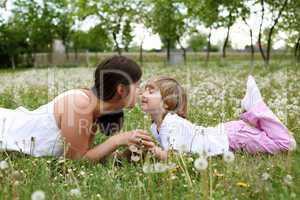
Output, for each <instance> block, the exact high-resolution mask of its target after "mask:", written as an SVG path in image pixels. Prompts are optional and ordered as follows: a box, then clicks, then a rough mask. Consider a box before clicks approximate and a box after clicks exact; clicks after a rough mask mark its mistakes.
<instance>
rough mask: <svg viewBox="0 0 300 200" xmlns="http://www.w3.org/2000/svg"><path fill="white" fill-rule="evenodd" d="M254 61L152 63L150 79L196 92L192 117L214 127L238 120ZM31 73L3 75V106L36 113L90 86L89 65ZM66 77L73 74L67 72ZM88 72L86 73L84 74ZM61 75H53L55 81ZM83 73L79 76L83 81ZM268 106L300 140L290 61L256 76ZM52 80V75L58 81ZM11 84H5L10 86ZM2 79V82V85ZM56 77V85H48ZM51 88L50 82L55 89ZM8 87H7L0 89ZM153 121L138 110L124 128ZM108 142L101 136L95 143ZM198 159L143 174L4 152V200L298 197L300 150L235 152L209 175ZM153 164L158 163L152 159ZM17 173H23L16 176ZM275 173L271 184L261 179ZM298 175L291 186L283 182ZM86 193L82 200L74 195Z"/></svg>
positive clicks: (296, 74) (212, 165) (126, 165)
mask: <svg viewBox="0 0 300 200" xmlns="http://www.w3.org/2000/svg"><path fill="white" fill-rule="evenodd" d="M248 64H249V63H248V62H232V63H230V62H215V63H212V64H210V65H209V66H204V65H203V64H198V63H193V64H189V65H188V66H168V67H166V66H163V65H162V64H159V63H147V64H146V65H145V67H144V78H143V79H144V80H146V79H147V78H149V77H151V76H153V75H156V74H165V75H170V74H171V75H172V76H173V77H175V78H177V79H178V80H179V81H180V82H181V83H182V84H183V85H184V86H185V87H186V88H187V91H188V94H189V119H190V120H191V121H192V122H194V123H197V124H201V125H209V126H213V125H216V124H217V123H219V122H220V121H228V120H235V119H237V118H238V114H239V112H240V109H239V105H240V103H239V102H240V99H241V98H242V97H243V95H244V92H245V81H246V77H247V75H248V74H249V72H250V71H251V69H250V67H249V66H248ZM53 70H54V72H49V71H47V69H38V70H36V69H28V70H22V71H18V72H14V73H12V72H9V71H5V72H2V73H0V85H1V86H0V107H6V108H16V107H18V106H25V107H27V108H29V109H34V108H37V107H38V106H40V105H42V104H44V103H46V102H47V101H48V100H49V99H51V98H53V97H54V96H55V95H57V94H58V93H60V92H62V91H64V90H66V89H71V88H78V87H89V86H90V83H91V77H92V72H93V70H91V69H90V68H66V69H61V68H57V69H56V68H54V69H53ZM66 72H67V74H68V75H66ZM83 72H84V73H85V76H82V75H83ZM53 73H54V78H53V77H52V75H53ZM78 74H79V75H80V76H79V78H78ZM253 74H254V76H255V78H256V79H257V83H258V85H259V87H260V88H261V91H262V94H263V96H264V98H265V101H266V102H267V103H268V104H269V105H270V107H271V109H272V110H273V111H274V112H275V113H276V114H278V116H279V118H280V119H281V120H282V121H284V122H285V123H286V125H287V126H288V128H289V129H290V131H291V132H293V133H294V134H295V137H296V140H297V141H298V143H299V142H300V135H299V133H300V122H299V119H300V118H299V116H300V114H299V113H300V101H299V95H300V84H299V81H300V70H299V67H298V66H295V64H292V63H289V62H279V61H277V62H276V63H272V64H271V66H270V67H268V68H265V67H263V66H261V65H256V66H255V68H254V71H253ZM51 77H52V78H51ZM4 78H6V79H5V82H4V81H3V80H4ZM1 80H2V81H3V82H1ZM49 80H50V81H49ZM49 84H50V85H49ZM1 87H2V88H1ZM149 125H150V121H149V118H147V117H144V114H143V113H142V112H141V110H140V108H139V107H138V106H137V107H136V108H134V109H133V110H130V111H127V112H126V122H125V126H124V130H131V129H136V128H142V129H146V130H149ZM104 139H105V137H104V136H102V135H101V134H98V136H97V138H96V141H95V144H96V143H100V142H101V141H103V140H104ZM194 159H195V156H192V157H187V156H183V157H181V156H175V155H174V156H172V157H171V161H172V162H174V163H176V165H177V168H176V169H172V170H168V171H166V172H163V173H150V174H149V173H144V172H143V162H142V161H141V162H137V163H130V162H128V161H125V160H124V161H122V162H121V163H119V164H115V162H114V160H113V159H109V160H108V161H107V162H106V163H104V164H98V165H94V164H91V163H89V162H87V161H71V160H65V159H62V158H51V157H49V158H32V157H28V156H25V155H21V154H17V153H0V161H1V160H6V161H7V162H8V163H9V166H10V167H9V168H8V169H6V170H0V199H13V198H16V197H18V198H19V199H30V196H31V194H32V193H33V192H34V191H37V190H42V191H44V192H45V195H46V199H76V198H77V199H105V200H106V199H206V198H211V199H299V197H300V187H299V186H300V168H299V163H300V151H299V149H297V150H296V151H294V152H290V153H281V154H278V155H275V156H272V155H263V154H258V155H249V154H247V153H243V152H237V153H236V154H235V160H234V162H233V163H225V162H224V160H223V158H222V157H214V158H211V159H209V166H208V168H207V169H206V170H205V171H197V170H196V169H195V168H194V166H193V161H194ZM146 160H147V162H149V161H148V160H152V159H151V158H149V157H146ZM16 171H17V172H18V175H16ZM264 173H267V174H269V176H270V177H269V178H268V179H267V180H263V178H262V175H263V174H264ZM287 175H291V176H292V178H293V180H292V182H291V183H290V184H287V183H285V181H284V179H285V177H286V176H287ZM74 188H79V189H80V191H81V196H79V197H76V198H75V197H72V196H70V193H69V191H70V190H71V189H74Z"/></svg>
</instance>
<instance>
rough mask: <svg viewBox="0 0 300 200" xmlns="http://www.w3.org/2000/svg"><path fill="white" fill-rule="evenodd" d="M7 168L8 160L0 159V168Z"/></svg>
mask: <svg viewBox="0 0 300 200" xmlns="http://www.w3.org/2000/svg"><path fill="white" fill-rule="evenodd" d="M7 168H9V165H8V162H7V161H6V160H2V161H0V169H1V170H5V169H7Z"/></svg>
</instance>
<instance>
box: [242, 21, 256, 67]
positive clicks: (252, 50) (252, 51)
mask: <svg viewBox="0 0 300 200" xmlns="http://www.w3.org/2000/svg"><path fill="white" fill-rule="evenodd" d="M243 21H244V23H245V24H246V25H247V26H248V28H249V33H250V48H251V66H252V65H253V62H254V53H255V49H254V44H253V30H252V28H251V26H250V25H249V24H248V23H247V21H246V19H245V17H243Z"/></svg>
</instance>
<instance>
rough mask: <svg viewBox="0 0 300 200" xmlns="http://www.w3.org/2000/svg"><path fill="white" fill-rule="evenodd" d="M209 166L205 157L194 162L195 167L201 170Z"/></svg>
mask: <svg viewBox="0 0 300 200" xmlns="http://www.w3.org/2000/svg"><path fill="white" fill-rule="evenodd" d="M207 166H208V162H207V160H206V159H204V158H197V159H196V160H195V162H194V167H195V168H196V169H197V170H200V171H201V170H205V169H206V168H207Z"/></svg>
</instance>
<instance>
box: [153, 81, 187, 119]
mask: <svg viewBox="0 0 300 200" xmlns="http://www.w3.org/2000/svg"><path fill="white" fill-rule="evenodd" d="M148 84H153V85H154V86H156V87H157V88H158V89H159V90H160V94H161V96H162V99H163V105H164V108H165V109H166V110H167V111H172V112H175V113H176V114H177V115H179V116H181V117H183V118H186V117H187V95H186V91H185V90H184V88H183V87H182V86H181V85H180V84H179V83H178V81H176V80H175V79H173V78H171V77H167V76H155V77H153V78H151V79H150V80H149V81H148Z"/></svg>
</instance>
